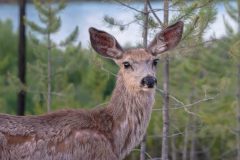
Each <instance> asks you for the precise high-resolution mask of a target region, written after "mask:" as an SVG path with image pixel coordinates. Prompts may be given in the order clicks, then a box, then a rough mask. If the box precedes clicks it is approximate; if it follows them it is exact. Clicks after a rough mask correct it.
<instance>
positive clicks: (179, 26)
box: [148, 21, 184, 55]
mask: <svg viewBox="0 0 240 160" xmlns="http://www.w3.org/2000/svg"><path fill="white" fill-rule="evenodd" d="M183 25H184V24H183V22H182V21H179V22H177V23H175V24H173V25H171V26H169V27H167V28H166V29H164V30H163V31H161V32H160V33H158V34H157V35H156V36H155V38H154V39H153V41H152V42H151V43H150V44H149V46H148V50H149V52H150V53H152V54H153V55H157V54H160V53H163V52H165V51H167V50H169V49H172V48H174V47H175V46H177V44H178V43H179V42H180V40H181V38H182V33H183Z"/></svg>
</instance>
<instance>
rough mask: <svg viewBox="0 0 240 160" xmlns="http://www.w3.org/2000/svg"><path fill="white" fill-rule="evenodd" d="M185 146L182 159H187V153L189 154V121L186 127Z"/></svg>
mask: <svg viewBox="0 0 240 160" xmlns="http://www.w3.org/2000/svg"><path fill="white" fill-rule="evenodd" d="M184 133H185V134H184V144H183V145H184V146H183V156H182V160H187V155H188V141H189V140H188V136H189V134H188V133H189V121H188V124H187V125H186V127H185V131H184Z"/></svg>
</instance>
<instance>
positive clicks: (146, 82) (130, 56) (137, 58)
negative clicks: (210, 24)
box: [89, 21, 183, 92]
mask: <svg viewBox="0 0 240 160" xmlns="http://www.w3.org/2000/svg"><path fill="white" fill-rule="evenodd" d="M182 32H183V22H181V21H179V22H177V23H175V24H173V25H171V26H169V27H167V28H166V29H164V30H163V31H161V32H159V33H158V34H157V35H156V36H155V38H154V39H153V40H152V42H151V43H150V44H149V46H148V47H147V49H143V48H139V49H130V50H126V51H125V50H124V49H122V47H121V46H120V45H119V43H118V42H117V40H116V39H115V38H114V37H113V36H112V35H110V34H108V33H107V32H104V31H101V30H97V29H95V28H89V33H90V41H91V44H92V47H93V48H94V50H95V51H96V52H97V53H99V54H100V55H102V56H103V57H106V58H110V59H113V60H114V61H115V62H116V64H117V65H119V67H120V71H119V74H118V76H121V77H122V79H123V82H124V85H125V86H126V88H128V89H129V90H131V92H136V91H151V90H153V88H155V86H156V84H157V79H156V66H157V63H158V60H159V56H158V55H160V54H161V53H163V52H165V51H168V50H170V49H172V48H174V47H175V46H176V45H177V44H178V43H179V41H180V40H181V37H182Z"/></svg>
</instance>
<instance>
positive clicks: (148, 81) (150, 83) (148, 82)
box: [141, 76, 157, 88]
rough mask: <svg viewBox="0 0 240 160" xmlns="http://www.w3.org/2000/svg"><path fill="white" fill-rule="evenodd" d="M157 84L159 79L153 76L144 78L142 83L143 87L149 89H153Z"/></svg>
mask: <svg viewBox="0 0 240 160" xmlns="http://www.w3.org/2000/svg"><path fill="white" fill-rule="evenodd" d="M155 84H157V79H156V78H155V77H153V76H147V77H144V78H143V79H142V81H141V85H143V86H147V87H148V88H153V87H154V85H155Z"/></svg>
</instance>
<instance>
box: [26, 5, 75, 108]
mask: <svg viewBox="0 0 240 160" xmlns="http://www.w3.org/2000/svg"><path fill="white" fill-rule="evenodd" d="M52 2H53V0H47V1H46V2H45V3H42V1H40V0H34V1H33V3H34V6H35V8H36V9H37V11H38V12H39V19H40V21H41V23H42V24H43V25H45V26H44V27H42V26H41V25H38V24H36V23H35V22H32V21H29V20H26V23H27V25H28V26H29V27H30V28H31V30H33V31H34V32H37V33H38V34H40V35H42V36H43V39H44V40H45V42H44V43H43V46H44V47H45V48H46V52H47V62H45V63H47V94H46V96H47V98H46V99H47V111H48V112H50V111H51V101H52V92H53V88H52V79H53V77H52V76H53V73H52V71H53V65H52V61H53V59H52V54H53V50H54V48H55V47H57V46H63V47H64V46H67V45H68V44H71V43H72V42H74V41H75V40H76V39H77V35H78V27H76V28H75V29H74V31H73V32H72V33H71V34H70V35H69V36H68V37H67V38H66V39H65V40H63V41H62V42H61V43H60V44H56V43H55V42H53V40H52V35H53V34H55V33H57V32H58V31H59V29H60V27H61V19H60V17H59V16H57V15H58V14H59V13H60V12H61V11H62V10H63V9H64V8H65V7H66V5H65V1H64V0H62V1H60V2H58V3H56V5H53V4H52ZM32 40H33V42H35V43H36V44H38V43H39V40H38V39H36V38H34V37H33V36H32ZM41 54H44V53H41ZM44 56H45V55H44ZM43 68H44V65H43Z"/></svg>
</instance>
